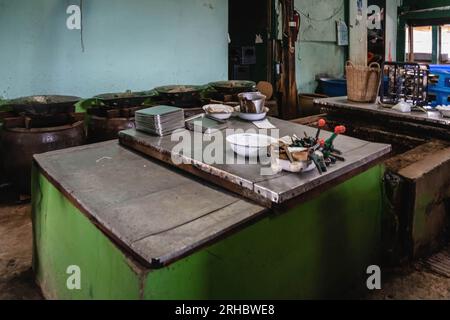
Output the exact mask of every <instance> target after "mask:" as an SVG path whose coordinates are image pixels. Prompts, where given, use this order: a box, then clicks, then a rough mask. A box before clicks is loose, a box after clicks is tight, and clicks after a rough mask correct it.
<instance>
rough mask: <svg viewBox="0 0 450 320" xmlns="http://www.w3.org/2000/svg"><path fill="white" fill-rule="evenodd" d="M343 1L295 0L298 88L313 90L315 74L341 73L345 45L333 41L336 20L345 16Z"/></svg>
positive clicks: (337, 74)
mask: <svg viewBox="0 0 450 320" xmlns="http://www.w3.org/2000/svg"><path fill="white" fill-rule="evenodd" d="M345 1H347V0H295V7H296V9H297V10H298V11H301V13H302V15H301V27H300V28H301V30H300V36H299V41H298V43H297V85H298V87H299V92H307V93H311V92H314V91H315V89H316V87H317V82H316V79H315V78H316V75H317V74H328V75H330V76H335V77H339V76H342V75H343V74H344V62H345V61H344V59H345V50H346V49H345V47H338V46H337V45H336V39H337V38H336V20H339V19H342V20H344V19H345V3H344V2H345ZM308 16H309V18H308Z"/></svg>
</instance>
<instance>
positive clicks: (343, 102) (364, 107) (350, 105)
mask: <svg viewBox="0 0 450 320" xmlns="http://www.w3.org/2000/svg"><path fill="white" fill-rule="evenodd" d="M314 103H315V104H317V105H319V106H322V107H324V108H325V109H326V108H329V109H334V110H349V111H359V112H364V113H367V114H375V115H381V116H388V117H391V118H395V119H399V120H403V121H414V122H419V123H423V124H433V125H439V126H444V127H447V128H450V119H447V118H444V117H442V115H441V114H440V113H439V112H438V111H430V112H427V113H424V112H411V113H403V112H399V111H396V110H392V109H390V108H383V107H382V106H380V105H377V104H375V103H358V102H352V101H349V100H348V99H347V97H334V98H325V99H316V100H314Z"/></svg>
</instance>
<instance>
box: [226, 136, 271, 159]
mask: <svg viewBox="0 0 450 320" xmlns="http://www.w3.org/2000/svg"><path fill="white" fill-rule="evenodd" d="M227 142H228V143H229V144H230V145H231V149H232V150H233V151H234V152H235V153H236V154H238V155H240V156H242V157H247V158H254V157H257V156H258V155H261V154H265V153H267V151H268V148H269V147H270V145H271V144H273V143H277V140H276V139H275V138H272V137H269V136H266V135H262V134H255V133H242V134H233V135H231V136H228V137H227Z"/></svg>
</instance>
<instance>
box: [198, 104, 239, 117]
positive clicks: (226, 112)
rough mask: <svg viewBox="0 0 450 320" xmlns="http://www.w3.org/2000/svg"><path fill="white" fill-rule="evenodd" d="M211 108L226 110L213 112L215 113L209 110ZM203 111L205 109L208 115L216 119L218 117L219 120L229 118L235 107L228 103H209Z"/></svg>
mask: <svg viewBox="0 0 450 320" xmlns="http://www.w3.org/2000/svg"><path fill="white" fill-rule="evenodd" d="M210 108H217V109H223V110H224V112H220V113H216V112H213V113H210V112H209V111H208V110H209V109H210ZM203 111H205V113H206V114H207V115H208V116H210V117H212V118H214V119H217V120H228V119H230V117H231V116H232V115H233V112H234V108H233V107H230V106H227V105H224V104H208V105H206V106H204V107H203Z"/></svg>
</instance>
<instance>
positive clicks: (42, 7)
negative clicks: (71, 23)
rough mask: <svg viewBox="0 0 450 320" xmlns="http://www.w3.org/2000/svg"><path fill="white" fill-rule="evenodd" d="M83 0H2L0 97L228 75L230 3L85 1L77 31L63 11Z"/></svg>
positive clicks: (196, 81)
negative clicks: (70, 28) (83, 46)
mask: <svg viewBox="0 0 450 320" xmlns="http://www.w3.org/2000/svg"><path fill="white" fill-rule="evenodd" d="M79 1H80V0H33V1H29V0H14V1H12V0H0V41H1V46H2V48H1V50H0V70H1V71H0V72H1V73H0V96H4V97H5V98H14V97H18V96H25V95H34V94H71V95H78V96H82V97H90V96H92V95H95V94H98V93H104V92H119V91H125V90H127V89H131V90H148V89H151V88H153V87H155V86H158V85H164V84H176V83H180V84H181V83H193V84H204V83H207V82H210V81H213V80H221V79H227V78H228V58H227V55H228V38H227V32H228V30H227V29H228V2H227V1H224V0H182V1H180V0H152V1H146V0H128V1H123V0H94V1H86V0H84V2H83V12H84V15H83V24H84V29H83V30H84V31H83V35H84V44H85V51H84V52H82V50H81V44H80V32H79V31H78V30H68V29H67V28H66V19H67V17H68V15H67V14H66V9H67V7H68V6H69V5H71V4H79Z"/></svg>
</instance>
